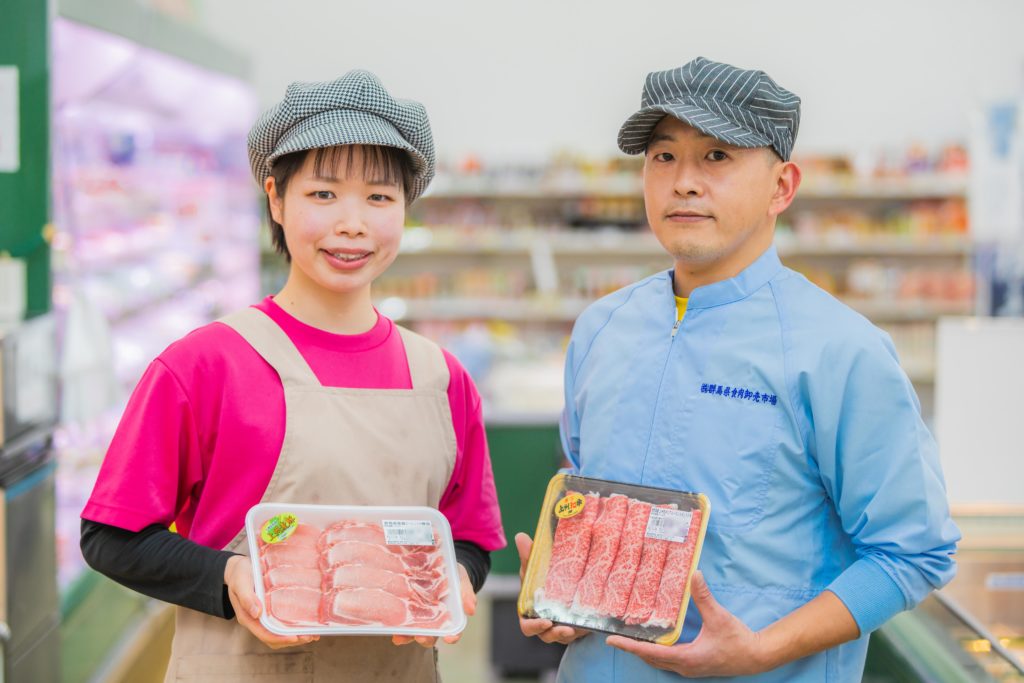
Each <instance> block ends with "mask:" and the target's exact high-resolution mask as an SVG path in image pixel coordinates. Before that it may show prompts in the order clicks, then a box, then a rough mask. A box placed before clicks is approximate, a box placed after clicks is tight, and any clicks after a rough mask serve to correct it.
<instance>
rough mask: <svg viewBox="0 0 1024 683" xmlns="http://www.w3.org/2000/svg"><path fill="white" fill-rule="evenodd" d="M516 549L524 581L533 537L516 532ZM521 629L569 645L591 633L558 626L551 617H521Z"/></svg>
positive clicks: (526, 632) (549, 641)
mask: <svg viewBox="0 0 1024 683" xmlns="http://www.w3.org/2000/svg"><path fill="white" fill-rule="evenodd" d="M516 550H518V551H519V580H520V581H522V580H523V577H524V576H525V574H526V563H527V562H529V560H530V551H531V550H533V539H531V538H530V537H529V536H528V535H526V534H524V533H518V534H516ZM519 629H520V630H521V631H522V632H523V635H524V636H537V637H538V638H540V639H541V640H543V641H544V642H545V643H562V644H563V645H568V644H569V643H571V642H572V641H574V640H579V639H580V638H582V637H583V636H585V635H588V634H589V633H590V631H587V630H586V629H582V628H573V627H572V626H561V625H558V626H556V625H555V624H554V622H552V621H551V620H550V619H524V618H523V617H519Z"/></svg>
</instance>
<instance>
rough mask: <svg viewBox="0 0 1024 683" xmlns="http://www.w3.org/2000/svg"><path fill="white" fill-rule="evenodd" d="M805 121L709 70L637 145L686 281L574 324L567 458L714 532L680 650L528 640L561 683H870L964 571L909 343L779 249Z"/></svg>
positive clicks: (614, 641) (685, 76)
mask: <svg viewBox="0 0 1024 683" xmlns="http://www.w3.org/2000/svg"><path fill="white" fill-rule="evenodd" d="M799 112H800V100H799V98H798V97H797V96H796V95H794V94H793V93H791V92H789V91H787V90H785V89H784V88H782V87H780V86H779V85H777V84H776V83H775V82H774V81H773V80H772V79H771V78H769V77H768V76H767V75H766V74H764V73H763V72H761V71H743V70H740V69H737V68H735V67H732V66H729V65H727V64H720V63H716V62H712V61H709V60H706V59H703V58H698V59H695V60H693V61H692V62H690V63H688V64H686V65H685V66H683V67H680V68H678V69H673V70H670V71H662V72H656V73H652V74H649V75H648V77H647V81H646V84H645V86H644V91H643V97H642V107H641V109H640V111H638V112H637V113H636V114H634V115H633V116H631V117H630V118H629V119H628V120H627V121H626V123H625V124H624V125H623V126H622V129H621V131H620V133H619V147H620V148H621V149H622V150H623V151H624V152H626V153H627V154H639V153H643V154H645V161H644V199H645V201H646V206H647V217H648V221H649V222H650V225H651V228H652V230H653V231H654V233H655V235H656V236H657V238H658V240H659V242H660V243H661V244H662V246H663V247H664V248H665V250H666V251H668V252H669V254H671V255H672V258H673V259H674V261H675V267H674V268H673V269H672V270H671V271H668V272H662V273H658V274H656V275H653V276H651V277H649V278H647V279H646V280H642V281H641V282H638V283H636V284H634V285H631V286H629V287H626V288H625V289H622V290H620V291H618V292H615V293H614V294H611V295H609V296H607V297H605V298H603V299H601V300H600V301H598V302H596V303H594V304H593V305H592V306H590V307H589V308H588V309H587V310H586V311H584V313H583V314H582V315H581V316H580V318H579V320H578V321H577V322H576V326H575V328H574V330H573V334H572V339H571V341H570V344H569V347H568V351H567V358H566V367H565V410H564V414H563V418H562V424H561V432H562V440H563V447H564V449H565V453H566V456H567V457H568V459H569V461H570V463H571V465H572V468H571V469H572V470H573V471H574V472H575V473H578V474H581V475H584V476H590V477H597V478H602V479H611V480H616V481H624V482H632V483H639V484H645V485H651V486H659V487H665V488H671V489H677V490H684V491H698V492H702V493H706V494H707V495H708V496H709V498H710V500H711V515H710V525H709V528H708V532H707V537H706V541H705V545H704V550H703V555H702V557H701V562H700V564H701V568H702V572H698V573H697V574H696V575H695V576H694V580H693V584H692V593H693V605H691V608H690V609H689V610H688V611H687V619H686V625H685V628H684V631H683V635H682V637H681V638H680V644H677V645H674V646H661V645H654V644H651V643H642V642H638V641H633V640H629V639H627V638H622V637H618V636H610V637H609V636H605V635H602V634H596V633H594V634H588V633H586V632H584V631H580V630H576V629H572V628H570V627H567V626H554V625H552V623H551V622H550V621H547V620H542V619H536V620H523V621H522V624H521V626H522V629H523V632H524V633H526V634H527V635H537V636H539V637H540V638H541V639H542V640H545V641H548V642H554V641H557V642H564V643H569V644H570V645H569V648H568V650H567V651H566V654H565V656H564V658H563V660H562V664H561V667H560V670H559V677H558V680H559V681H563V682H565V683H576V682H585V683H603V682H605V681H608V682H611V681H618V682H628V683H644V682H645V681H664V680H666V678H665V676H666V675H665V674H663V673H660V672H659V671H658V670H659V669H663V670H666V671H671V672H675V673H677V674H680V675H682V676H685V677H687V678H703V677H717V676H738V677H741V680H743V681H758V682H768V681H772V682H775V681H780V682H781V681H787V682H793V681H801V682H807V683H811V682H813V683H821V682H822V681H843V682H846V681H859V680H860V678H861V674H862V671H863V667H864V659H865V654H866V651H867V641H868V635H869V634H870V632H871V631H872V630H874V629H876V628H878V627H879V626H880V625H881V624H883V623H884V622H885V621H886V620H888V619H889V618H890V617H892V616H893V615H894V614H896V613H897V612H899V611H901V610H904V609H909V608H911V607H913V606H914V605H916V604H917V603H918V602H919V601H920V600H921V599H923V598H924V597H925V596H926V595H927V594H928V593H929V592H930V591H931V590H933V589H935V588H938V587H940V586H942V585H944V584H945V583H946V582H948V581H949V580H950V579H951V578H952V576H953V574H954V572H955V563H954V561H953V559H952V557H951V555H952V554H953V552H954V551H955V543H956V541H957V540H959V532H958V531H957V529H956V527H955V525H954V524H953V522H952V521H951V520H950V516H949V509H948V504H947V502H946V496H945V485H944V482H943V478H942V473H941V471H940V468H939V461H938V456H937V452H936V446H935V442H934V440H933V439H932V437H931V435H930V434H929V433H928V430H927V429H926V427H925V425H924V423H923V422H922V420H921V416H920V405H919V402H918V400H917V397H916V395H915V394H914V391H913V388H912V387H911V385H910V382H909V381H908V380H907V377H906V375H905V374H904V373H903V371H902V370H901V369H900V366H899V362H898V360H897V358H896V354H895V351H894V349H893V345H892V342H891V340H890V339H889V337H888V335H886V334H885V333H883V332H882V331H880V330H879V329H877V328H876V327H874V326H873V325H872V324H871V323H869V322H868V321H867V320H866V319H865V318H863V317H862V316H860V315H858V314H857V313H855V312H854V311H852V310H851V309H849V308H848V307H846V306H845V305H843V304H842V303H840V302H839V301H837V300H836V299H834V298H833V297H831V296H830V295H828V294H827V293H825V292H823V291H822V290H820V289H818V288H817V287H815V286H813V285H812V284H810V283H809V282H808V281H807V280H806V279H805V278H804V277H803V276H801V275H799V274H797V273H795V272H794V271H792V270H789V269H788V268H786V267H784V266H783V265H782V264H781V263H780V262H779V258H778V256H777V254H776V251H775V248H774V246H773V245H772V238H773V233H774V229H775V222H776V218H777V217H778V215H779V214H781V213H782V212H783V211H784V210H785V209H786V208H787V207H788V206H789V205H790V203H791V202H792V200H793V197H794V195H795V194H796V191H797V188H798V187H799V186H800V178H801V175H800V169H799V167H797V165H796V164H794V163H793V162H792V161H790V153H791V151H792V147H793V142H794V140H795V138H796V134H797V129H798V126H799ZM516 541H517V545H518V546H519V550H520V554H521V556H522V557H523V558H524V561H525V558H526V557H528V555H529V551H530V539H529V537H527V536H526V535H525V534H520V535H519V536H518V537H517V539H516ZM694 608H696V609H694ZM669 678H671V679H672V680H675V677H674V676H669Z"/></svg>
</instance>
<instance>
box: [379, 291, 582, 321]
mask: <svg viewBox="0 0 1024 683" xmlns="http://www.w3.org/2000/svg"><path fill="white" fill-rule="evenodd" d="M589 303H591V302H590V301H588V300H585V299H550V300H548V299H501V298H468V297H458V298H436V299H385V300H384V301H382V302H380V303H379V306H380V308H381V309H382V310H383V311H384V312H385V314H388V312H389V311H391V312H393V313H394V315H393V316H392V317H394V318H395V319H396V320H402V321H412V322H420V321H424V320H449V321H450V320H495V319H498V320H508V321H514V322H529V321H537V322H571V321H573V320H575V319H576V318H577V317H578V316H579V314H580V313H582V312H583V309H584V308H586V307H587V305H588V304H589ZM396 304H397V306H399V307H401V308H396ZM403 309H404V310H403Z"/></svg>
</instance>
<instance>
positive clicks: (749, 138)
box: [619, 57, 800, 161]
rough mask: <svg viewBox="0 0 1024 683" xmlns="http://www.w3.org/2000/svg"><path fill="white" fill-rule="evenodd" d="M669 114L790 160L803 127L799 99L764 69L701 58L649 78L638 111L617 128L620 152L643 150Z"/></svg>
mask: <svg viewBox="0 0 1024 683" xmlns="http://www.w3.org/2000/svg"><path fill="white" fill-rule="evenodd" d="M666 114H667V115H669V116H674V117H676V118H677V119H679V120H680V121H682V122H683V123H686V124H689V125H691V126H693V127H694V128H696V129H697V130H699V131H700V132H702V133H704V134H705V135H710V136H711V137H713V138H715V139H717V140H721V141H722V142H725V143H728V144H730V145H735V146H737V147H771V148H772V149H774V150H775V151H776V152H778V154H779V156H780V157H782V158H783V159H785V160H786V161H789V158H790V155H791V154H792V152H793V143H794V142H795V141H796V134H797V130H798V129H799V128H800V98H799V97H797V96H796V95H794V94H793V93H791V92H790V91H788V90H786V89H785V88H783V87H781V86H780V85H779V84H777V83H776V82H775V81H773V80H772V79H771V78H770V77H769V76H768V74H766V73H765V72H763V71H744V70H742V69H737V68H736V67H734V66H730V65H729V64H722V63H721V62H713V61H711V60H709V59H705V58H704V57H697V59H694V60H693V61H691V62H689V63H687V64H684V65H683V66H680V67H677V68H675V69H669V70H668V71H654V72H651V73H649V74H647V81H646V82H645V83H644V91H643V95H642V96H641V98H640V111H638V112H637V113H635V114H633V115H632V116H630V117H629V118H628V119H626V122H625V123H624V124H622V128H621V129H619V149H621V150H622V151H623V152H625V153H626V154H640V153H642V152H644V151H645V150H646V149H647V141H648V140H650V138H651V133H652V132H653V131H654V127H655V126H657V125H658V122H659V121H661V119H662V118H664V117H665V115H666Z"/></svg>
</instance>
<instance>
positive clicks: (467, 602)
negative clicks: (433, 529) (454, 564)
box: [391, 564, 476, 647]
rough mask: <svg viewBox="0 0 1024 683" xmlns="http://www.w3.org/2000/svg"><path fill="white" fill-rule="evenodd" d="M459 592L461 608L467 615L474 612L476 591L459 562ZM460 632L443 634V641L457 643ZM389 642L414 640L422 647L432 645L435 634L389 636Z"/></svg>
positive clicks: (405, 643)
mask: <svg viewBox="0 0 1024 683" xmlns="http://www.w3.org/2000/svg"><path fill="white" fill-rule="evenodd" d="M459 593H460V595H461V596H462V609H463V611H465V613H466V616H467V617H471V616H473V615H474V614H476V593H474V592H473V582H472V581H470V580H469V572H467V571H466V568H465V567H463V566H462V565H461V564H460V565H459ZM461 637H462V634H461V633H456V634H455V635H454V636H445V637H444V642H446V643H449V644H450V643H457V642H459V638H461ZM391 642H392V643H394V644H395V645H407V644H409V643H412V642H415V643H417V644H419V645H422V646H423V647H434V645H436V644H437V637H436V636H391Z"/></svg>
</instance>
